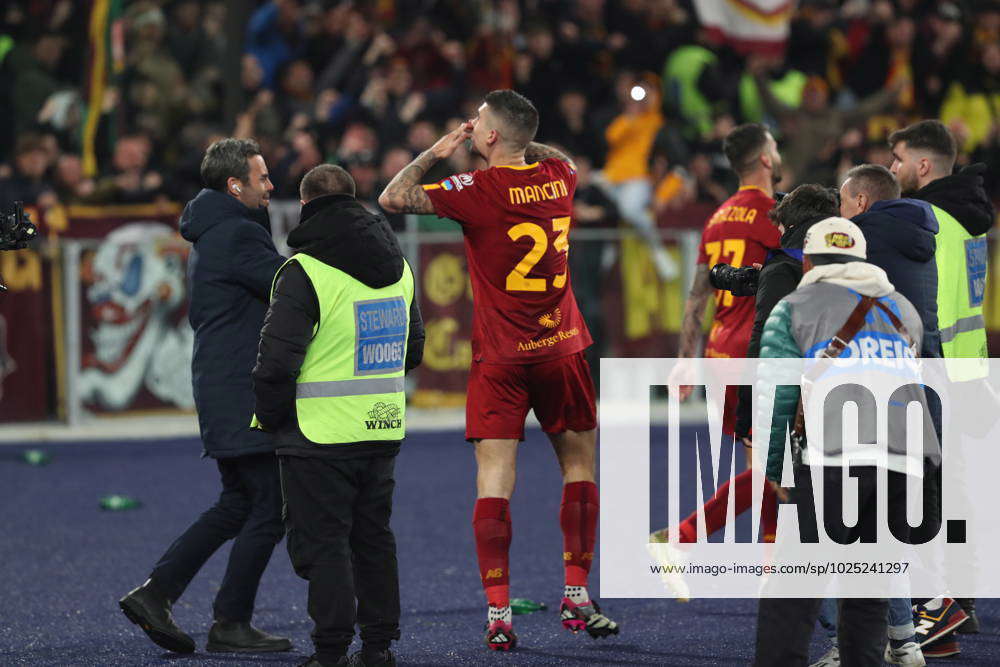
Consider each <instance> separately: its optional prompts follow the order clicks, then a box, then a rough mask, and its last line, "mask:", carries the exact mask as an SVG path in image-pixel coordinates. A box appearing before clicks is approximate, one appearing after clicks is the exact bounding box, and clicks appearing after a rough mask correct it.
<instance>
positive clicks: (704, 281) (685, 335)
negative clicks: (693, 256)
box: [677, 264, 712, 358]
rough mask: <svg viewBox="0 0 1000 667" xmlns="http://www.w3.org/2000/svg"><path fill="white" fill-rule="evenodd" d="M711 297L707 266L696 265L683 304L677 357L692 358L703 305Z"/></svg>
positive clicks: (701, 319) (696, 348) (699, 338)
mask: <svg viewBox="0 0 1000 667" xmlns="http://www.w3.org/2000/svg"><path fill="white" fill-rule="evenodd" d="M711 295H712V283H710V282H709V281H708V265H707V264H697V265H695V269H694V283H692V285H691V292H690V293H689V294H688V298H687V302H685V304H684V323H683V324H682V325H681V345H680V350H679V351H678V353H677V356H678V357H682V358H684V357H687V358H690V357H694V356H696V355H697V352H698V343H700V342H701V325H702V321H703V320H704V316H705V305H706V304H707V303H708V298H709V297H710V296H711Z"/></svg>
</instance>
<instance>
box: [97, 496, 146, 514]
mask: <svg viewBox="0 0 1000 667" xmlns="http://www.w3.org/2000/svg"><path fill="white" fill-rule="evenodd" d="M139 507H142V503H141V502H139V501H138V500H136V499H135V498H130V497H129V496H121V495H117V494H113V495H110V496H104V497H103V498H101V509H102V510H108V511H110V512H124V511H125V510H134V509H138V508H139Z"/></svg>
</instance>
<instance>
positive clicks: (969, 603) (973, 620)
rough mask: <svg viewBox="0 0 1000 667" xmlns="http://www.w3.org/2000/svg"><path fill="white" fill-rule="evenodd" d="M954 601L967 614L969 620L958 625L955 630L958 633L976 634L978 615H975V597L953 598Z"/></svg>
mask: <svg viewBox="0 0 1000 667" xmlns="http://www.w3.org/2000/svg"><path fill="white" fill-rule="evenodd" d="M955 602H957V603H958V606H959V607H961V608H962V611H964V612H965V613H966V614H968V615H969V620H967V621H966V622H965V623H962V625H960V626H958V630H955V632H957V633H958V634H960V635H978V634H979V617H978V616H976V598H955Z"/></svg>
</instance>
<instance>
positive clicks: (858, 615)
mask: <svg viewBox="0 0 1000 667" xmlns="http://www.w3.org/2000/svg"><path fill="white" fill-rule="evenodd" d="M868 472H870V473H872V475H871V476H863V477H862V478H861V481H860V482H859V483H860V485H861V494H862V496H861V505H860V507H859V513H858V522H857V525H856V526H854V527H847V528H844V527H843V526H837V525H835V524H836V523H838V522H834V521H830V522H826V521H824V514H825V515H827V516H831V517H840V516H841V509H842V498H841V497H840V493H841V483H842V479H843V468H841V467H839V466H836V467H825V468H824V469H823V485H824V491H825V499H824V507H823V513H817V519H818V522H819V529H820V530H823V526H824V524H825V525H826V530H827V531H828V534H829V535H830V537H831V538H834V539H835V540H837V541H838V542H841V543H847V542H848V541H849V540H851V539H853V537H854V536H855V535H856V534H857V533H858V532H859V531H863V530H864V529H865V528H866V527H868V526H871V525H872V523H873V522H875V521H876V520H877V514H876V512H877V511H878V509H877V506H876V504H875V502H873V500H872V499H873V498H874V494H875V488H874V485H873V484H870V483H868V482H874V477H873V475H875V474H881V471H875V470H873V469H868ZM905 479H906V478H905V476H904V475H902V474H900V473H897V472H892V471H890V472H889V484H888V493H889V498H888V516H889V517H894V518H896V519H899V518H901V519H902V522H903V523H905V518H906V503H905V498H904V496H903V490H904V488H905ZM795 487H796V489H795V490H796V492H798V493H806V494H809V495H810V496H811V495H812V482H811V478H810V476H809V469H808V468H807V467H804V466H796V468H795ZM799 515H800V516H801V515H802V511H801V510H800V512H799ZM838 530H839V531H840V532H839V533H838ZM883 531H884V528H883ZM822 602H823V601H822V599H819V598H761V600H760V603H759V605H758V607H757V648H756V654H755V657H754V665H755V667H800V666H801V667H805V665H808V664H809V643H810V641H811V639H812V633H813V628H814V627H815V625H816V618H817V616H818V615H819V608H820V604H821V603H822ZM837 611H838V614H837V616H838V624H837V645H838V647H839V648H840V663H841V665H843V667H870V666H871V667H879V666H881V665H882V664H883V660H882V654H883V651H884V650H885V645H886V642H887V641H888V639H887V632H888V622H887V620H886V614H887V613H888V611H889V601H888V600H887V599H885V598H843V599H841V600H838V607H837Z"/></svg>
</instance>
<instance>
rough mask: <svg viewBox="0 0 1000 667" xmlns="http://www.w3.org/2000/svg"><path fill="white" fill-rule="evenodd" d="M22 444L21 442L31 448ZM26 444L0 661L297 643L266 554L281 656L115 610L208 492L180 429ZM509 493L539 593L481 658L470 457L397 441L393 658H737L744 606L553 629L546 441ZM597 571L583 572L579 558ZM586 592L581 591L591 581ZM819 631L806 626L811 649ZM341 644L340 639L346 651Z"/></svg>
mask: <svg viewBox="0 0 1000 667" xmlns="http://www.w3.org/2000/svg"><path fill="white" fill-rule="evenodd" d="M31 447H34V446H33V445H32V446H31ZM28 448H29V446H27V445H25V446H9V447H3V448H2V449H0V517H2V523H0V525H2V526H3V538H2V539H0V568H2V573H3V577H2V578H3V582H4V583H3V587H2V601H3V604H2V606H0V664H3V665H42V664H44V665H102V666H103V665H163V664H183V663H196V664H199V665H206V666H208V665H237V664H297V663H298V662H301V661H302V660H303V656H305V655H308V654H309V653H311V652H312V645H311V642H310V639H309V631H310V629H311V627H312V625H311V622H310V620H309V618H308V616H307V614H306V610H305V609H306V587H305V582H303V581H301V580H300V579H298V578H297V577H296V576H295V574H294V573H293V572H292V569H291V567H290V565H289V563H288V556H287V552H286V551H285V545H284V542H282V543H281V544H280V545H279V546H278V548H277V549H276V550H275V553H274V557H273V558H272V560H271V564H270V566H269V567H268V570H267V572H266V573H265V575H264V579H263V583H262V585H261V590H260V593H259V595H258V598H257V613H256V616H255V619H254V621H255V624H257V625H258V626H260V627H261V628H264V629H266V630H269V631H272V632H277V633H280V634H286V635H288V636H289V637H291V639H292V641H293V642H294V644H295V649H296V650H295V651H294V652H293V653H285V654H271V655H262V656H249V657H247V656H236V655H225V654H211V653H205V652H204V651H203V650H199V652H198V653H195V654H193V655H190V656H177V655H172V654H169V653H166V652H164V651H163V650H162V649H159V648H158V647H157V646H155V645H154V644H152V643H151V642H149V641H148V640H147V639H146V637H145V635H144V634H143V633H142V632H141V631H140V630H139V629H138V628H137V627H136V626H134V625H132V624H131V623H129V622H128V621H127V620H126V619H125V617H124V616H123V615H122V614H121V612H120V611H119V609H118V605H117V600H118V598H119V597H120V596H121V595H123V594H124V593H126V592H127V591H128V590H130V589H131V588H133V587H134V586H136V585H138V584H139V583H141V582H142V581H143V580H144V579H145V578H146V576H147V574H148V572H149V569H150V567H151V566H152V564H153V563H154V561H155V560H156V559H157V557H159V555H160V554H161V553H162V551H163V550H164V549H165V548H166V546H167V545H168V544H169V543H170V541H171V540H173V539H174V538H175V537H176V536H177V535H178V534H180V532H181V531H183V530H184V529H185V528H186V527H187V525H188V524H189V523H190V522H191V521H192V520H193V519H194V518H195V517H196V516H197V515H198V514H199V513H200V512H202V511H203V510H205V509H206V508H207V507H208V506H209V505H210V504H211V503H212V502H213V501H214V499H215V496H216V495H217V493H218V473H217V472H216V468H215V466H214V465H213V463H212V462H211V461H208V460H200V459H199V457H198V454H199V451H200V444H199V443H198V442H197V441H195V440H170V441H166V440H159V441H149V442H141V443H132V442H128V443H112V442H103V443H67V444H59V445H46V446H43V447H40V448H42V449H44V450H46V451H47V452H49V453H50V454H51V455H52V458H53V461H52V463H51V464H50V465H48V466H45V467H41V468H35V467H31V466H28V465H26V464H24V463H22V462H21V460H20V454H21V452H22V451H23V450H24V449H28ZM518 463H519V465H518V468H519V478H518V488H517V491H516V493H515V496H514V500H513V503H512V515H513V520H514V541H513V546H512V553H511V571H512V576H511V590H512V594H513V595H514V596H516V597H527V598H531V599H534V600H539V601H543V602H545V603H547V604H548V606H549V609H548V610H547V611H543V612H538V613H535V614H531V615H528V616H518V617H516V619H515V628H516V630H517V632H518V634H519V637H520V648H519V649H518V650H517V651H516V652H514V653H511V654H494V653H490V652H488V651H487V650H486V648H485V647H484V646H483V644H482V628H483V623H484V620H485V606H484V605H485V603H484V599H483V595H482V592H481V588H480V584H479V576H478V571H477V568H476V560H475V549H474V545H473V542H472V527H471V516H472V502H473V499H474V497H475V490H474V461H473V457H472V451H471V449H470V447H469V445H468V444H466V443H465V442H463V441H462V437H461V435H460V434H459V433H456V432H444V433H419V434H414V435H412V436H411V437H410V438H408V440H407V443H406V444H405V445H404V448H403V452H402V453H401V454H400V457H399V460H398V462H397V466H396V479H397V486H396V499H395V511H394V515H393V527H394V530H395V532H396V538H397V542H398V544H399V562H400V581H401V586H402V606H403V617H402V639H401V641H400V642H399V643H398V644H397V645H396V647H395V648H396V653H397V656H398V658H399V661H400V663H401V664H408V665H449V664H452V665H453V664H466V665H469V664H475V665H493V664H500V665H504V664H510V665H522V664H546V665H549V664H565V665H595V664H658V665H730V664H732V665H736V664H748V663H749V662H750V660H751V659H752V654H753V638H754V628H755V623H756V617H755V614H756V603H755V602H754V601H753V600H694V601H693V602H691V603H689V604H679V603H676V602H673V601H668V600H611V599H606V600H602V603H603V606H604V610H605V612H606V613H607V614H608V615H609V616H611V617H612V618H614V619H615V620H617V621H618V622H619V623H621V626H622V634H621V635H620V636H619V637H614V638H610V639H607V640H602V641H594V640H592V639H590V638H589V637H587V636H583V635H580V636H573V635H570V634H569V633H567V632H566V631H564V630H562V628H561V626H560V624H559V620H558V612H557V610H558V605H559V600H560V598H561V594H562V564H561V559H560V554H561V552H562V543H561V537H560V533H559V527H558V520H557V517H558V511H559V500H560V481H559V474H558V467H557V465H556V462H555V459H554V457H553V455H552V451H551V448H550V447H549V445H548V443H547V441H546V439H545V437H544V436H543V434H541V433H540V432H539V431H530V432H529V435H528V439H527V441H526V442H524V443H523V444H522V445H521V452H520V454H519V462H518ZM111 493H121V494H126V495H130V496H134V497H136V498H138V499H140V500H141V501H142V502H143V506H142V508H141V509H138V510H133V511H127V512H105V511H102V510H101V509H99V507H98V500H99V499H100V497H101V496H104V495H107V494H111ZM226 552H227V547H223V549H222V550H220V552H219V553H217V554H216V555H215V556H214V557H213V558H212V559H211V560H210V561H209V562H208V564H207V565H206V566H205V568H203V570H202V572H201V573H200V574H199V575H198V576H197V577H196V578H195V580H194V581H193V582H192V584H191V586H190V587H189V588H188V590H187V592H186V593H185V594H184V596H183V597H182V598H181V599H180V600H179V601H178V603H177V604H176V606H175V608H174V610H175V616H176V619H177V622H178V623H179V624H180V626H181V627H182V628H184V629H185V630H186V631H187V632H189V633H190V634H191V635H192V636H193V637H194V639H195V641H196V643H197V644H198V646H199V648H200V649H201V648H202V647H204V643H205V639H206V635H207V632H208V628H209V625H210V623H211V618H210V615H211V603H212V598H213V596H214V594H215V591H216V590H217V589H218V586H219V582H220V580H221V577H222V572H223V568H224V564H225V554H226ZM595 570H596V568H595ZM593 579H594V581H593V582H592V587H591V590H592V592H593V591H596V590H598V582H597V581H596V577H594V578H593ZM980 604H981V609H982V612H981V620H982V623H983V626H984V634H981V635H978V636H977V637H975V638H968V639H966V638H963V639H962V647H963V648H962V656H961V658H960V659H951V660H950V662H951V663H953V664H1000V645H998V638H997V635H996V634H995V630H994V629H995V628H997V627H1000V618H998V616H1000V605H997V604H995V603H994V601H983V602H981V603H980ZM822 634H823V633H822V631H821V630H819V629H817V632H816V633H815V635H814V644H813V647H814V651H815V656H816V657H818V655H819V654H820V653H822V651H823V650H824V645H823V644H824V640H823V639H822V637H821V635H822ZM356 647H357V645H356V646H355V648H356Z"/></svg>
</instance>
